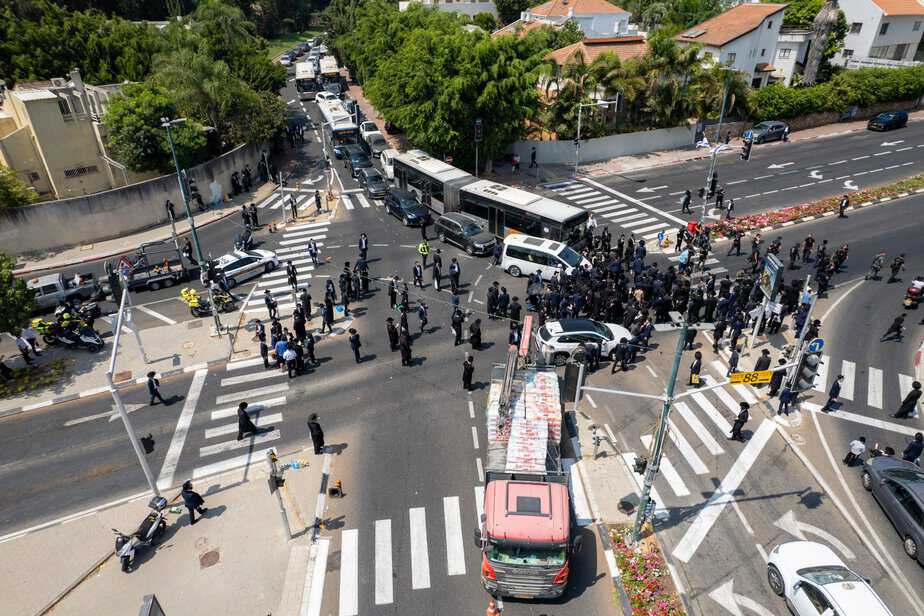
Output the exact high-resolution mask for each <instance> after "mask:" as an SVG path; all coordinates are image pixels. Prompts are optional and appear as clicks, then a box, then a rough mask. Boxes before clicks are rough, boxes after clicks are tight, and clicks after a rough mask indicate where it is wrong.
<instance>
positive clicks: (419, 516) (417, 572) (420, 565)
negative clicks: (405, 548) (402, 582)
mask: <svg viewBox="0 0 924 616" xmlns="http://www.w3.org/2000/svg"><path fill="white" fill-rule="evenodd" d="M409 514H410V524H409V526H410V530H411V588H413V589H414V590H420V589H422V588H430V555H429V553H428V552H427V512H426V510H425V509H424V508H423V507H413V508H411V510H410V511H409Z"/></svg>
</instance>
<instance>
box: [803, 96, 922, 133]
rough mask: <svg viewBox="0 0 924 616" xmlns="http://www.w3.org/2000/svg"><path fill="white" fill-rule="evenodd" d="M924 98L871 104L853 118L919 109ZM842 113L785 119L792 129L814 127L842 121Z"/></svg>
mask: <svg viewBox="0 0 924 616" xmlns="http://www.w3.org/2000/svg"><path fill="white" fill-rule="evenodd" d="M922 102H924V101H922V100H917V101H898V102H894V103H879V104H876V105H870V106H869V107H861V108H860V109H858V110H857V114H856V115H855V116H854V117H853V118H852V119H853V120H865V119H867V118H871V117H873V116H874V115H877V114H880V113H882V112H883V111H892V110H893V109H904V110H906V111H911V110H912V109H917V108H918V107H920V106H921V104H922ZM840 117H841V114H840V113H837V112H833V111H826V112H822V113H811V114H809V115H806V116H801V117H798V118H790V119H788V120H785V121H786V123H787V124H789V127H790V129H791V130H802V129H804V128H814V127H815V126H823V125H825V124H835V123H837V122H839V121H840Z"/></svg>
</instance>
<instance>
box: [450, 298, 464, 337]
mask: <svg viewBox="0 0 924 616" xmlns="http://www.w3.org/2000/svg"><path fill="white" fill-rule="evenodd" d="M463 321H465V316H464V315H463V314H462V311H461V310H459V307H458V306H456V307H455V308H454V309H453V311H452V318H451V323H452V333H453V334H454V335H455V341H454V346H459V345H460V344H462V323H463Z"/></svg>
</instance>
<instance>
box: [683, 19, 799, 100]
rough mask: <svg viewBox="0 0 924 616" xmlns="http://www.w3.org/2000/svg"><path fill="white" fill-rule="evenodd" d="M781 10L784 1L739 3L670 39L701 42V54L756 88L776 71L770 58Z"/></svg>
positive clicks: (771, 57) (776, 36) (781, 21)
mask: <svg viewBox="0 0 924 616" xmlns="http://www.w3.org/2000/svg"><path fill="white" fill-rule="evenodd" d="M785 10H786V5H785V4H769V3H760V4H739V5H738V6H736V7H733V8H730V9H728V10H727V11H725V12H724V13H720V14H718V15H716V16H715V17H713V18H712V19H707V20H706V21H704V22H703V23H701V24H699V25H696V26H693V27H692V28H690V29H688V30H685V31H684V32H681V33H680V34H678V35H677V36H676V37H674V38H675V40H676V41H677V42H678V43H680V44H681V45H693V44H699V45H702V50H701V53H702V54H703V56H704V57H707V56H708V57H711V58H712V59H713V60H715V61H716V62H721V63H722V64H725V65H727V66H729V67H731V68H732V69H734V70H736V71H738V72H740V73H743V74H745V75H746V76H747V78H748V81H749V83H750V84H751V87H752V88H760V87H763V86H765V85H767V84H768V83H769V81H770V76H771V74H772V73H773V72H774V71H775V70H776V69H775V68H774V66H773V59H774V57H775V56H776V46H777V39H778V38H779V34H780V26H781V25H782V24H783V12H784V11H785Z"/></svg>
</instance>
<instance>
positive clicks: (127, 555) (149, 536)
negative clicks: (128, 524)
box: [112, 496, 167, 573]
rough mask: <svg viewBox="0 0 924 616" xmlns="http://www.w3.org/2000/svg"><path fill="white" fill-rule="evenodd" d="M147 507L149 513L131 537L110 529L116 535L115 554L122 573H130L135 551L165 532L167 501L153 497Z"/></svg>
mask: <svg viewBox="0 0 924 616" xmlns="http://www.w3.org/2000/svg"><path fill="white" fill-rule="evenodd" d="M148 507H150V508H151V511H150V513H148V514H147V515H146V516H145V517H144V520H142V521H141V524H140V525H139V526H138V530H136V531H135V532H134V533H132V534H131V535H126V534H125V533H122V532H119V531H118V530H116V529H115V528H113V529H112V532H114V533H115V534H116V540H115V553H116V556H117V557H118V558H119V561H120V562H121V564H122V572H123V573H129V572H131V570H132V563H133V562H134V560H135V550H137V549H138V548H140V547H146V546H149V545H152V544H153V543H154V542H155V541H157V540H158V539H160V537H161V536H162V535H163V534H164V531H166V530H167V521H166V520H165V519H164V510H165V509H166V508H167V499H166V498H164V497H163V496H155V497H154V498H152V499H151V501H150V502H149V503H148Z"/></svg>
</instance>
